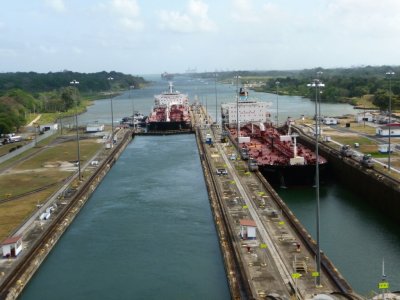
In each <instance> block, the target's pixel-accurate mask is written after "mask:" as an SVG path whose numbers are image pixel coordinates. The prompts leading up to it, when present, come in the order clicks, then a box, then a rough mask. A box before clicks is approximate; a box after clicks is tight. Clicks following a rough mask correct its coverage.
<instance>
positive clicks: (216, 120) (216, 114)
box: [214, 73, 218, 124]
mask: <svg viewBox="0 0 400 300" xmlns="http://www.w3.org/2000/svg"><path fill="white" fill-rule="evenodd" d="M217 76H218V74H217V73H215V74H214V77H215V86H214V89H215V124H218V95H217Z"/></svg>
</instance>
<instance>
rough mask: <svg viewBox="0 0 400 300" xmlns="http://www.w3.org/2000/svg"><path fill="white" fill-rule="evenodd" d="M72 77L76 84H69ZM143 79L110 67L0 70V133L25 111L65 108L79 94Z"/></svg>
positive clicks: (15, 127) (138, 83)
mask: <svg viewBox="0 0 400 300" xmlns="http://www.w3.org/2000/svg"><path fill="white" fill-rule="evenodd" d="M110 77H111V78H113V80H108V78H110ZM73 80H76V81H78V82H79V84H77V85H73V86H72V85H70V82H71V81H73ZM145 83H146V81H145V80H144V79H143V78H142V77H139V76H132V75H127V74H123V73H120V72H114V71H112V72H104V71H103V72H98V73H77V72H71V71H63V72H55V73H52V72H49V73H46V74H43V73H35V72H17V73H0V134H4V133H10V132H14V131H18V130H19V128H20V127H21V126H23V125H25V124H26V121H27V120H26V116H27V114H28V113H46V112H66V111H68V110H69V109H71V108H73V107H74V106H75V105H78V106H79V104H80V98H81V95H82V96H85V95H86V96H87V95H98V94H99V93H101V92H116V91H121V90H126V89H129V88H131V87H133V88H139V87H140V86H141V85H143V84H145Z"/></svg>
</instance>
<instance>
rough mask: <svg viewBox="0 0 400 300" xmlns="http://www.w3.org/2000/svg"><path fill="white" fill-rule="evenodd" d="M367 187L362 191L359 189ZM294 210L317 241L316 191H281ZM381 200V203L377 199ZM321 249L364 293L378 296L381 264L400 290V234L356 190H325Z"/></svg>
mask: <svg viewBox="0 0 400 300" xmlns="http://www.w3.org/2000/svg"><path fill="white" fill-rule="evenodd" d="M359 188H362V187H359ZM277 191H278V193H279V194H280V196H281V197H282V198H283V199H284V200H285V202H286V203H287V204H288V205H289V207H290V209H291V210H292V211H293V212H294V214H295V215H296V216H297V217H298V219H299V220H300V221H301V222H302V224H303V225H304V226H305V227H306V229H307V230H308V232H309V233H310V234H311V235H312V236H313V237H315V232H316V225H315V224H316V196H315V189H314V188H312V187H309V188H291V189H277ZM377 201H379V199H377ZM320 221H321V230H320V237H321V238H320V239H321V250H322V251H324V253H325V254H327V255H328V257H329V258H330V259H331V260H332V261H333V263H334V265H335V266H336V267H337V268H338V269H339V271H340V272H341V273H342V275H343V276H344V277H345V278H346V279H347V280H348V282H349V283H350V285H351V286H352V287H353V289H354V290H355V291H356V292H358V293H359V294H361V295H364V296H368V295H371V291H375V292H378V291H379V290H378V288H377V285H378V282H379V281H380V280H381V276H382V260H383V259H384V261H385V273H386V276H387V280H388V281H389V283H390V289H391V290H392V291H398V290H400V230H399V227H398V226H397V225H396V224H394V223H393V222H392V221H391V220H389V219H388V218H386V217H385V216H384V215H383V214H382V213H381V212H378V211H376V210H374V209H373V208H371V206H369V205H368V204H366V203H364V201H363V199H362V198H360V196H359V195H358V194H357V193H356V190H355V191H350V190H348V189H346V188H344V187H343V186H341V185H339V184H337V183H335V182H326V183H324V184H323V185H322V186H321V189H320Z"/></svg>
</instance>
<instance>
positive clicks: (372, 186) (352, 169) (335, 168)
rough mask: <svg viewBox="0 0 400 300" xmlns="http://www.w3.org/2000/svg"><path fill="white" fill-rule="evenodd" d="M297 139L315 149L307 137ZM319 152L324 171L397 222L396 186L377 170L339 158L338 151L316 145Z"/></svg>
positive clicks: (398, 192)
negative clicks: (326, 165)
mask: <svg viewBox="0 0 400 300" xmlns="http://www.w3.org/2000/svg"><path fill="white" fill-rule="evenodd" d="M299 140H300V142H301V143H303V144H304V145H306V146H308V147H310V148H312V149H315V144H314V143H313V142H311V141H310V140H308V139H307V138H304V137H302V136H301V137H300V139H299ZM319 152H320V154H321V155H322V156H324V157H325V158H326V159H328V162H329V166H328V170H327V172H329V173H330V174H332V175H333V176H334V178H335V179H336V180H338V181H339V182H340V183H341V184H343V185H345V186H346V187H348V188H350V189H351V190H353V191H355V192H356V193H358V194H359V195H360V196H361V199H360V201H363V202H365V203H367V204H368V205H371V206H372V207H375V208H376V209H378V210H380V211H382V212H383V213H384V214H386V215H387V216H388V217H390V218H391V219H393V220H394V221H395V222H397V223H399V224H400V215H399V214H398V211H399V210H400V190H399V187H398V185H396V184H395V183H393V182H391V181H390V180H387V179H386V178H385V177H383V176H381V175H379V173H377V172H375V171H373V170H371V169H366V168H364V167H362V166H361V165H360V163H358V162H356V161H353V160H352V159H350V158H343V157H341V156H340V155H339V153H338V151H334V150H332V149H331V148H328V147H327V146H325V145H323V144H320V147H319Z"/></svg>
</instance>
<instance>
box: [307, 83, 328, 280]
mask: <svg viewBox="0 0 400 300" xmlns="http://www.w3.org/2000/svg"><path fill="white" fill-rule="evenodd" d="M307 86H308V87H313V88H315V160H316V162H315V195H316V198H317V208H316V218H317V222H316V226H317V262H316V263H317V273H318V276H317V277H316V285H317V286H320V285H321V246H320V221H319V213H320V207H319V154H318V136H319V133H320V130H321V129H320V125H319V119H320V118H319V116H318V106H317V102H318V94H319V88H320V87H324V86H325V84H323V83H322V82H321V81H320V80H319V79H314V80H313V82H312V83H310V84H307Z"/></svg>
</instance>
